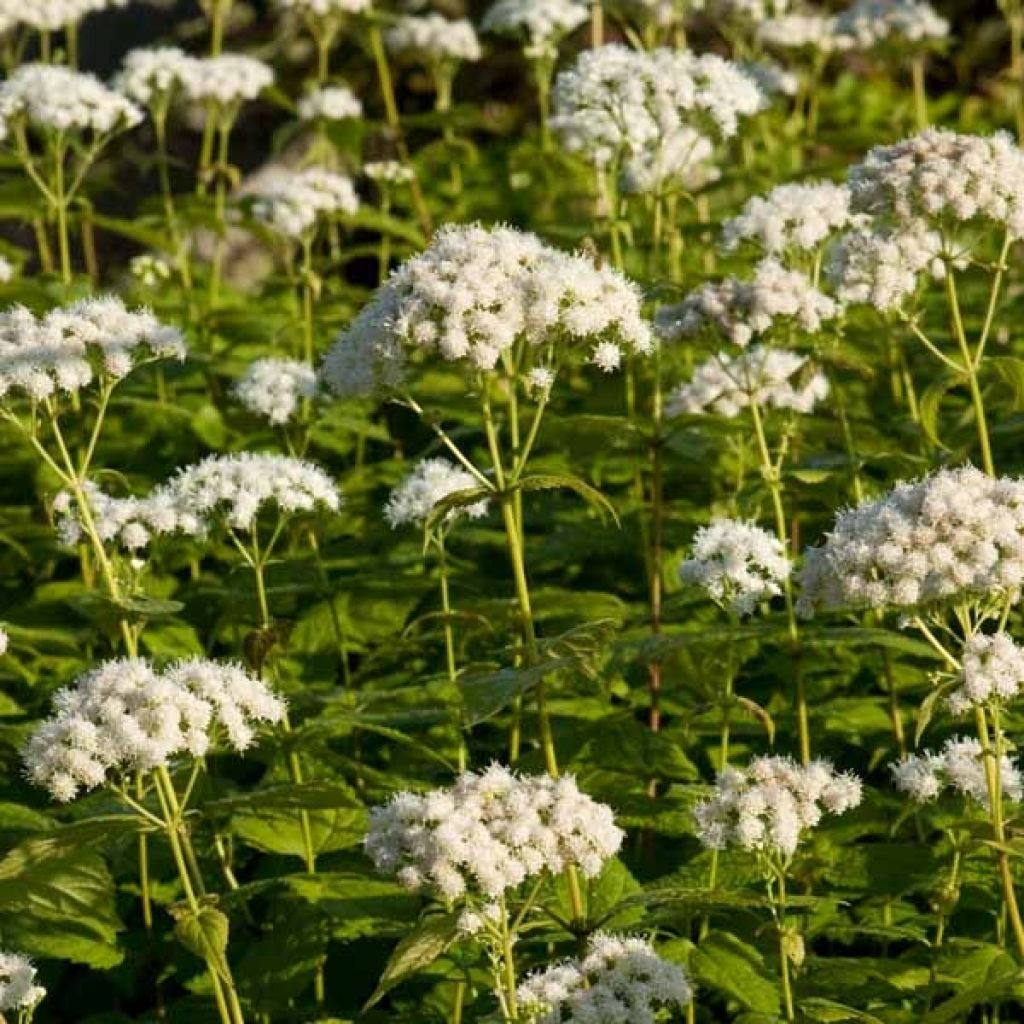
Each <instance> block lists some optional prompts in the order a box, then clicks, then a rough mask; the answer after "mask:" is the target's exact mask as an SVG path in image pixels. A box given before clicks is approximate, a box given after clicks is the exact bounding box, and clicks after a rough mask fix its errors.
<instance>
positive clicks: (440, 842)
mask: <svg viewBox="0 0 1024 1024" xmlns="http://www.w3.org/2000/svg"><path fill="white" fill-rule="evenodd" d="M622 838H623V833H622V831H621V830H620V829H619V828H617V827H616V825H615V822H614V819H613V817H612V812H611V809H610V808H608V807H606V806H605V805H604V804H599V803H597V802H596V801H594V800H592V799H591V798H590V797H588V796H586V795H585V794H584V793H581V792H580V791H579V789H578V788H577V786H576V782H575V780H574V779H573V778H572V777H571V776H568V775H563V776H562V777H561V778H558V779H553V778H551V777H550V776H548V775H535V776H518V775H514V774H513V773H512V772H510V771H509V770H508V769H507V768H503V767H501V766H500V765H492V766H491V767H490V768H488V769H487V770H486V771H485V772H482V773H480V774H475V773H473V772H465V773H463V774H462V775H460V776H459V777H458V778H457V779H456V781H455V785H454V786H453V787H452V788H451V789H438V790H433V791H432V792H430V793H426V794H424V795H423V796H419V795H415V794H412V793H399V794H398V795H397V796H395V797H394V798H393V799H392V800H391V802H390V803H388V804H385V805H384V806H382V807H376V808H374V809H373V810H372V811H371V812H370V830H369V832H368V833H367V836H366V839H365V840H364V847H365V849H366V852H367V854H368V855H369V857H370V858H371V859H372V860H373V862H374V865H375V866H376V868H377V870H378V871H380V872H383V873H384V874H389V875H395V876H396V877H397V878H398V881H399V883H400V884H401V885H403V886H405V887H406V888H409V889H424V888H427V889H432V890H434V891H435V892H437V893H438V894H439V895H440V896H442V897H443V898H444V899H446V900H448V901H453V900H456V899H459V898H461V897H463V896H465V895H467V894H470V895H476V896H483V897H485V898H496V897H498V896H500V895H501V894H502V893H503V892H505V890H506V889H512V888H516V887H517V886H519V885H520V884H521V883H522V882H524V881H525V880H526V879H528V878H532V877H536V876H537V875H540V874H544V873H549V874H557V873H558V872H560V871H562V870H564V869H565V868H566V867H567V866H568V865H570V864H575V865H576V866H577V867H579V869H580V871H581V872H582V873H583V874H584V875H585V876H586V877H588V878H593V877H594V876H595V875H597V873H598V872H599V871H600V870H601V865H602V864H603V863H604V862H605V861H606V860H607V859H608V858H609V857H612V856H614V855H615V853H616V851H617V850H618V848H619V846H620V844H621V843H622Z"/></svg>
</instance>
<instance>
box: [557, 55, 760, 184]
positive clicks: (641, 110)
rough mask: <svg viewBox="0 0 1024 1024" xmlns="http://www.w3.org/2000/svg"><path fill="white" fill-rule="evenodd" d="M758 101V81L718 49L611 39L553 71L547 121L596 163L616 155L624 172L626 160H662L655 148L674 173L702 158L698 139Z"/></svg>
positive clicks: (727, 125) (752, 110) (753, 109)
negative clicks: (639, 45) (649, 46)
mask: <svg viewBox="0 0 1024 1024" xmlns="http://www.w3.org/2000/svg"><path fill="white" fill-rule="evenodd" d="M763 106H764V95H763V93H762V92H761V90H760V89H759V88H758V86H757V84H756V82H755V81H754V80H753V79H752V78H751V77H750V76H749V75H747V74H745V73H744V72H743V71H742V70H740V69H739V68H738V67H737V66H736V65H734V64H731V63H730V62H729V61H726V60H723V59H722V58H721V57H717V56H714V55H711V54H707V55H704V56H700V57H698V56H695V55H694V54H692V53H688V52H678V51H675V50H669V49H657V50H653V51H650V52H641V51H637V50H631V49H628V48H627V47H625V46H621V45H618V44H612V45H608V46H602V47H599V48H598V49H596V50H586V51H584V52H583V53H582V54H580V56H579V57H578V58H577V60H576V62H575V64H574V65H573V66H572V67H571V68H569V69H568V70H566V71H563V72H561V73H560V74H559V75H558V77H557V79H556V80H555V87H554V92H553V110H554V115H553V117H552V119H551V127H552V129H553V130H554V131H555V132H556V134H558V136H559V137H560V138H561V140H562V143H563V145H564V146H565V147H566V149H568V150H569V151H570V152H573V153H578V154H580V155H581V156H582V157H583V158H585V159H586V160H588V161H589V162H590V163H592V164H594V165H595V166H597V167H609V166H612V165H613V164H615V163H616V162H617V161H618V162H620V163H621V167H622V169H623V171H624V173H625V176H626V178H627V180H628V178H629V175H630V163H631V162H632V161H636V160H640V161H644V162H646V163H648V164H650V163H655V164H657V163H658V162H659V160H660V162H661V164H662V165H663V166H665V167H667V162H666V159H665V158H664V157H660V156H658V154H659V152H665V153H670V154H672V161H673V162H674V164H675V165H676V166H675V171H676V177H677V178H678V177H685V176H686V175H688V174H690V173H692V172H693V167H694V165H699V164H700V163H701V162H702V161H705V160H706V159H707V155H708V145H710V143H704V142H702V139H705V138H707V139H711V140H716V139H723V138H729V137H731V136H732V135H735V134H736V131H737V129H738V127H739V121H740V118H742V117H749V116H750V115H752V114H756V113H757V112H758V111H759V110H760V109H761V108H762V107H763ZM634 173H636V174H638V175H639V176H641V177H642V171H640V172H634Z"/></svg>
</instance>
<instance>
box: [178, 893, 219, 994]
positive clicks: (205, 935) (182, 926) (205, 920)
mask: <svg viewBox="0 0 1024 1024" xmlns="http://www.w3.org/2000/svg"><path fill="white" fill-rule="evenodd" d="M171 913H172V914H173V915H174V936H175V938H176V939H177V940H178V941H179V942H180V943H181V944H182V945H183V946H184V947H185V948H186V949H187V950H188V951H189V952H190V953H195V955H196V956H197V957H199V958H200V959H201V960H205V961H206V963H207V964H209V966H210V967H212V968H213V969H214V970H215V971H216V972H217V974H218V975H220V977H221V978H222V979H223V980H224V981H229V980H230V979H231V970H230V968H229V967H228V960H227V952H228V929H229V925H228V919H227V918H226V917H225V916H224V914H222V913H221V911H219V910H218V909H217V908H216V907H213V906H210V905H209V904H205V905H204V906H201V907H199V909H198V910H193V909H192V908H190V907H186V906H183V905H182V904H180V903H179V904H176V905H175V906H173V907H171Z"/></svg>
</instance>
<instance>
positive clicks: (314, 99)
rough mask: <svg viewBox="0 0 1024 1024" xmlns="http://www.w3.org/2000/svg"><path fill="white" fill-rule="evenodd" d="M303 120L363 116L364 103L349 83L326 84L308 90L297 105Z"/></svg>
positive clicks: (326, 119) (344, 119) (338, 119)
mask: <svg viewBox="0 0 1024 1024" xmlns="http://www.w3.org/2000/svg"><path fill="white" fill-rule="evenodd" d="M296 112H297V113H298V115H299V118H300V120H302V121H316V120H321V121H346V120H349V119H355V118H359V117H362V116H363V104H362V103H361V102H360V100H359V97H358V96H356V94H355V93H354V92H353V91H352V90H351V89H350V88H349V87H348V86H347V85H324V86H318V87H316V88H313V89H309V90H307V91H306V92H305V93H304V94H303V96H302V97H301V98H300V99H299V102H298V104H297V105H296Z"/></svg>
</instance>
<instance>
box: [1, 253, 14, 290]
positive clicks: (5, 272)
mask: <svg viewBox="0 0 1024 1024" xmlns="http://www.w3.org/2000/svg"><path fill="white" fill-rule="evenodd" d="M15 273H16V271H15V269H14V264H13V263H11V261H10V260H9V259H8V258H7V257H6V256H3V255H0V284H8V283H9V282H10V281H13V280H14V275H15Z"/></svg>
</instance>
